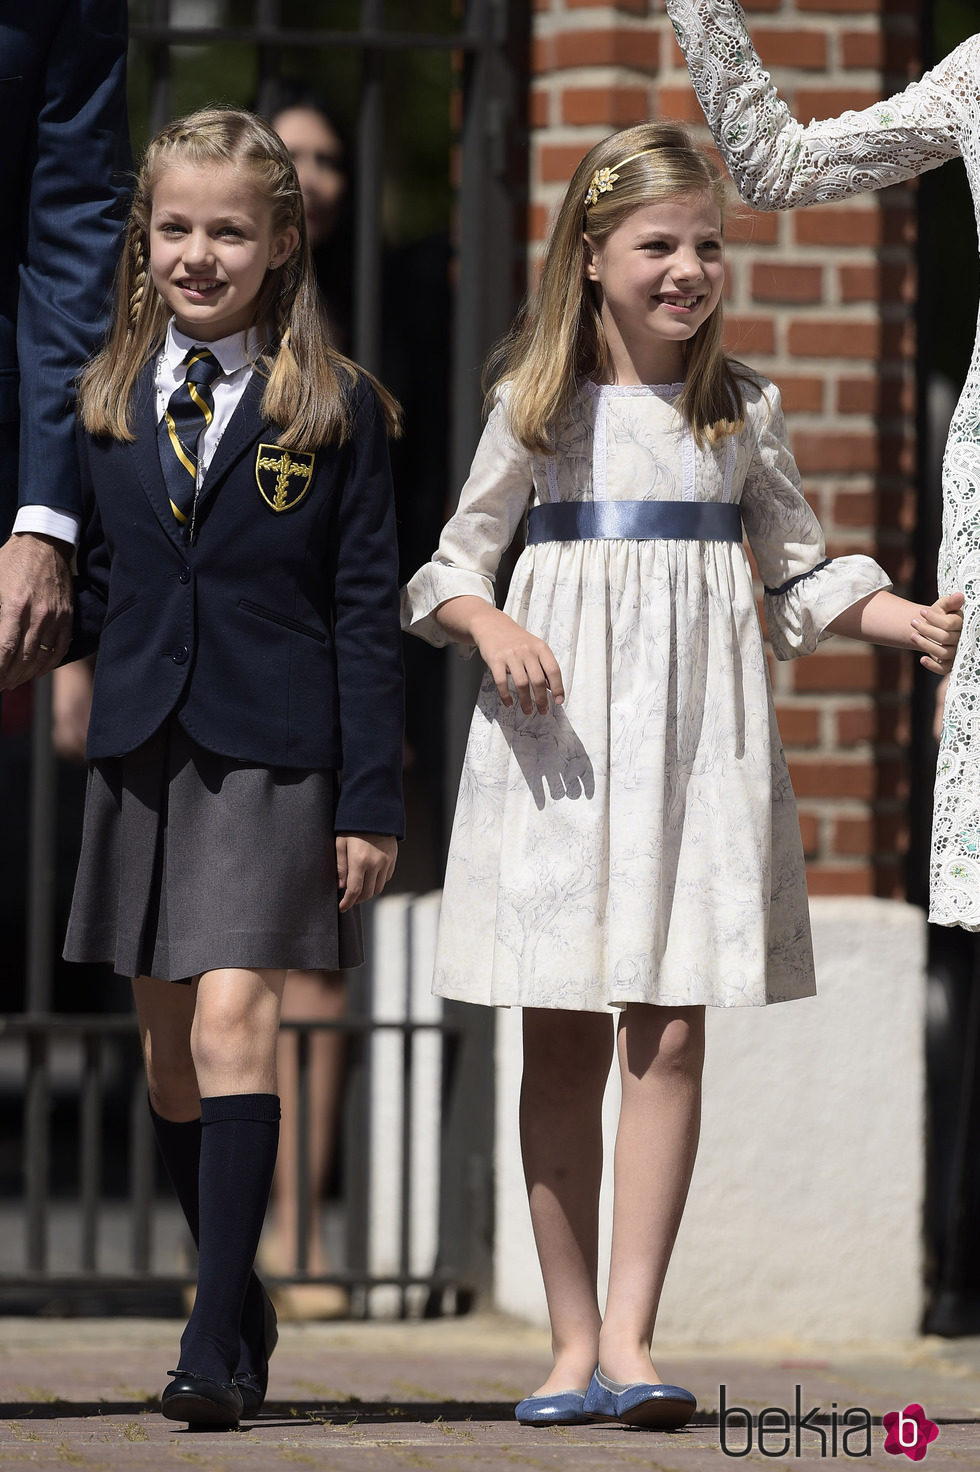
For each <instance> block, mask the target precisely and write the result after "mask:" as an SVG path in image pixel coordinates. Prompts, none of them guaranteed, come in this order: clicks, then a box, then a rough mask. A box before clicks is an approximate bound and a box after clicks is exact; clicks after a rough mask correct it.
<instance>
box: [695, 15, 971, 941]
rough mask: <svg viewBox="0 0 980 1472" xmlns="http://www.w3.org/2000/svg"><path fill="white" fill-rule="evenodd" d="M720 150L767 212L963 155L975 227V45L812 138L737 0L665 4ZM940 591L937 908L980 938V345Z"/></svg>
mask: <svg viewBox="0 0 980 1472" xmlns="http://www.w3.org/2000/svg"><path fill="white" fill-rule="evenodd" d="M667 11H668V14H669V15H670V18H671V21H672V22H673V26H674V30H675V32H676V34H677V39H678V42H679V43H680V46H681V48H682V50H683V51H684V54H685V56H686V57H687V62H688V65H689V67H690V70H691V76H692V79H693V81H694V86H695V89H696V91H697V94H698V98H699V99H700V102H701V106H702V107H703V108H704V111H705V115H706V117H707V119H708V122H709V124H710V126H711V130H712V132H713V133H714V136H715V140H716V142H717V144H718V147H719V148H720V150H721V152H722V154H723V155H724V158H725V162H726V163H727V164H728V167H729V169H730V170H731V173H732V177H733V178H734V180H735V182H736V184H737V185H738V189H739V193H740V194H741V195H742V197H743V198H744V199H745V200H747V201H748V202H749V203H750V204H753V205H755V206H756V208H758V209H770V210H772V209H788V208H789V207H790V206H792V205H806V204H816V203H818V202H820V201H826V200H832V199H843V198H844V197H845V196H847V195H851V194H857V193H859V192H861V191H863V190H865V189H880V188H881V187H882V186H883V185H885V184H895V183H898V182H900V181H901V180H903V179H909V178H911V177H912V176H913V175H915V174H921V173H924V172H925V171H926V170H927V169H934V168H935V167H936V166H937V165H938V164H941V163H944V162H945V161H946V160H947V159H951V158H957V157H960V156H962V158H963V160H964V162H965V164H966V171H967V175H968V177H969V181H970V188H971V189H972V191H973V199H974V203H975V206H976V210H977V221H978V228H980V35H976V36H971V37H970V39H969V40H967V41H964V42H963V43H962V45H960V46H958V47H957V48H956V49H955V51H952V52H950V54H949V56H947V57H946V59H945V60H944V61H942V62H940V64H939V65H938V66H937V67H935V68H934V69H933V70H932V71H931V72H928V73H926V75H925V76H924V77H923V78H922V80H921V81H919V82H915V83H913V84H912V85H911V86H910V87H907V88H906V89H905V91H904V92H900V93H899V94H898V95H897V96H895V97H891V98H889V99H888V100H887V101H884V102H879V103H876V104H875V105H874V106H873V107H869V108H865V109H864V110H863V111H861V112H846V113H844V114H842V116H841V117H839V118H834V119H832V120H831V121H829V122H811V123H810V124H808V126H806V127H803V126H802V125H801V124H800V123H798V122H797V121H796V120H795V119H794V118H793V116H792V115H791V113H790V112H789V109H788V108H787V107H786V105H785V103H783V102H782V101H781V99H780V98H779V96H778V94H777V93H776V90H775V88H774V87H773V85H772V81H771V79H770V77H769V74H768V72H766V71H765V70H764V69H763V66H762V63H761V62H760V60H759V58H758V56H757V55H756V52H755V50H754V49H753V46H752V42H751V40H750V38H749V35H748V32H747V30H746V26H745V18H744V16H743V14H742V11H741V8H740V7H739V5H738V4H737V3H736V0H667ZM939 589H940V592H941V593H951V592H963V593H965V594H966V598H967V604H966V609H965V627H964V632H963V637H962V640H961V642H960V647H959V652H958V654H957V659H956V667H955V669H954V671H953V674H952V676H951V678H950V682H949V690H948V693H947V696H946V713H945V721H944V725H943V735H942V741H941V745H940V753H939V768H938V772H937V776H936V800H935V815H934V821H933V835H932V864H931V905H930V916H929V918H930V919H931V920H932V921H933V922H934V923H935V924H937V925H960V926H962V927H963V928H964V929H965V930H980V601H978V597H977V595H978V593H980V334H978V338H977V343H976V346H975V347H974V350H973V360H972V362H971V364H970V369H969V372H968V374H967V379H966V383H965V384H964V386H963V391H962V394H961V396H960V401H959V404H958V405H957V408H956V412H955V414H954V415H953V421H952V424H951V425H950V430H949V439H948V441H947V445H946V455H945V460H944V462H943V541H942V549H941V552H940V558H939Z"/></svg>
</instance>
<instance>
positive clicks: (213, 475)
mask: <svg viewBox="0 0 980 1472" xmlns="http://www.w3.org/2000/svg"><path fill="white" fill-rule="evenodd" d="M265 385H266V378H265V376H264V375H263V374H261V373H259V371H258V370H257V369H255V370H254V371H253V373H252V376H251V378H250V379H249V381H248V383H247V384H246V385H245V391H244V393H243V394H242V396H241V398H240V399H239V401H238V404H237V406H236V408H235V412H234V414H233V415H232V416H231V419H230V420H229V423H228V428H227V429H226V430H225V432H224V434H223V435H222V436H221V439H220V441H219V442H218V448H217V449H216V450H215V452H214V456H213V458H212V460H211V463H210V465H209V466H208V468H207V471H206V472H205V476H204V480H203V482H202V483H201V490H200V494H199V496H198V501H197V510H198V516H199V517H200V515H201V514H202V512H203V511H204V510H205V509H206V507H207V505H208V502H209V500H210V499H211V497H212V496H213V495H214V493H215V490H216V489H217V487H218V486H219V485H220V483H221V481H222V480H224V478H225V476H226V475H227V474H228V472H229V470H231V468H232V466H233V465H235V464H236V463H237V461H239V460H240V459H241V457H242V456H243V455H244V454H245V452H246V450H248V449H249V448H250V446H252V445H253V444H254V443H255V441H256V439H257V438H259V437H260V436H261V435H262V434H263V433H264V431H265V428H266V425H267V423H268V421H267V420H265V419H263V418H262V415H261V404H262V395H263V394H264V392H265Z"/></svg>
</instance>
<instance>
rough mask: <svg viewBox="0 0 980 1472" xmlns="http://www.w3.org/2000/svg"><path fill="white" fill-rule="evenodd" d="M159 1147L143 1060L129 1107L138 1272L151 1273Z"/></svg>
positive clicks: (131, 1195)
mask: <svg viewBox="0 0 980 1472" xmlns="http://www.w3.org/2000/svg"><path fill="white" fill-rule="evenodd" d="M155 1162H156V1147H155V1144H154V1141H153V1139H152V1128H151V1125H150V1109H149V1105H148V1103H147V1098H146V1080H145V1078H144V1075H143V1067H142V1060H141V1061H140V1063H139V1065H138V1066H137V1067H136V1068H134V1070H133V1087H132V1093H131V1096H130V1109H129V1201H130V1211H131V1213H132V1218H131V1232H130V1262H131V1263H132V1267H133V1271H134V1272H136V1273H142V1274H149V1271H150V1262H151V1255H152V1251H153V1225H152V1202H153V1185H154V1177H155V1169H154V1166H155Z"/></svg>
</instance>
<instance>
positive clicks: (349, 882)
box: [337, 833, 398, 913]
mask: <svg viewBox="0 0 980 1472" xmlns="http://www.w3.org/2000/svg"><path fill="white" fill-rule="evenodd" d="M397 856H398V839H397V838H392V837H391V835H390V834H388V833H338V834H337V888H338V889H342V890H343V891H344V895H343V899H342V900H341V901H340V909H341V913H343V912H344V911H345V910H352V909H353V908H354V906H355V905H359V904H360V903H361V902H362V900H370V899H374V898H376V897H377V896H378V895H379V894H380V893H381V891H382V890H383V889H384V887H385V885H386V884H387V883H388V880H389V879H390V878H391V876H392V874H394V872H395V859H396V858H397Z"/></svg>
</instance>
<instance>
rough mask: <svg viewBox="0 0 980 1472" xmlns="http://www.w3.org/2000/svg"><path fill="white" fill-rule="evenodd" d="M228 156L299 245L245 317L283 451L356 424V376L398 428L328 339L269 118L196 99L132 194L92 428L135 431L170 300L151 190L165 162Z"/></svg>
mask: <svg viewBox="0 0 980 1472" xmlns="http://www.w3.org/2000/svg"><path fill="white" fill-rule="evenodd" d="M175 164H178V165H183V164H191V165H195V166H202V167H206V166H214V165H215V164H218V165H220V164H233V165H234V166H235V167H236V168H239V169H242V170H245V169H247V170H248V174H249V178H250V180H251V182H252V183H254V186H255V188H256V189H257V190H259V192H260V193H261V194H262V196H263V198H264V199H266V200H267V201H268V203H269V205H270V206H271V209H272V232H273V234H274V235H275V234H278V233H279V232H280V231H282V230H285V229H287V228H288V227H289V226H293V227H294V228H295V229H296V230H297V232H298V234H299V245H298V246H297V248H296V249H295V250H294V251H293V252H292V254H291V255H290V256H289V258H288V259H287V260H286V261H285V262H284V264H283V265H281V266H280V267H279V268H278V269H277V270H269V271H267V272H266V275H265V280H264V281H263V283H262V286H261V288H260V290H259V293H258V296H257V297H256V300H255V310H254V314H253V322H252V325H253V326H255V327H257V328H259V329H260V330H261V331H263V332H264V333H266V334H267V344H266V346H265V349H264V351H263V353H262V354H261V355H260V357H259V359H258V361H257V363H256V365H255V368H256V372H259V373H261V374H262V375H263V376H264V377H265V378H266V379H267V382H266V385H265V392H264V393H263V396H262V410H261V412H262V414H263V415H264V416H265V417H266V418H267V419H270V420H272V422H273V423H274V424H276V425H278V427H279V431H280V433H279V440H280V442H281V444H282V445H283V446H284V447H285V448H286V449H301V448H310V447H315V446H317V445H322V444H328V443H330V442H338V443H339V442H342V441H343V440H344V439H346V437H347V436H348V435H349V433H350V431H351V424H352V409H353V389H354V386H355V384H356V381H357V378H358V376H359V375H361V376H363V377H365V378H367V379H368V380H369V381H370V382H371V383H372V385H373V387H374V389H375V391H376V392H377V394H378V397H379V399H380V401H381V406H382V409H383V412H384V415H385V419H386V422H387V425H388V429H389V432H390V433H397V432H398V424H399V417H400V410H399V407H398V404H397V403H396V401H395V400H394V399H393V398H392V396H391V395H390V394H389V393H388V391H387V390H386V389H385V388H383V387H382V385H381V384H379V383H378V382H377V381H376V380H375V379H373V378H371V375H370V374H367V373H365V371H364V370H363V369H362V368H359V367H358V366H357V365H356V364H355V363H353V362H351V360H350V359H349V358H346V357H344V355H343V353H339V352H337V350H336V349H335V348H333V347H331V345H330V342H329V340H328V337H327V329H326V326H325V323H324V318H323V314H322V310H321V306H320V295H319V290H318V288H317V282H316V276H315V274H314V271H313V263H312V259H311V256H310V247H309V241H308V239H307V233H306V213H305V210H304V208H303V196H302V193H301V191H300V186H299V180H298V179H297V177H296V170H295V168H294V166H293V161H292V159H291V158H290V156H289V154H288V152H287V151H286V148H285V146H284V145H283V143H282V141H281V140H280V138H279V137H278V135H277V134H276V133H274V132H273V130H272V129H271V128H270V127H269V125H268V123H265V122H263V120H262V119H261V118H258V117H256V116H255V115H254V114H253V113H250V112H244V111H242V110H239V109H237V108H219V107H211V108H202V109H201V110H200V111H199V112H195V113H191V114H190V115H189V116H188V117H184V118H178V119H177V120H176V121H175V122H172V123H170V124H168V126H167V127H166V128H164V129H163V130H162V131H161V132H159V133H158V134H157V135H156V137H155V138H154V139H153V140H152V141H151V143H150V144H149V146H148V148H147V150H146V154H145V155H144V158H143V163H142V166H141V168H140V171H139V174H138V175H137V178H136V186H135V189H134V193H133V201H132V204H131V206H130V211H129V220H128V222H127V225H126V232H125V237H124V242H123V250H122V256H121V258H120V261H119V266H118V268H117V271H116V285H115V315H114V320H113V324H112V327H111V329H110V332H109V336H108V338H107V340H106V343H105V346H104V347H103V348H102V350H101V352H99V353H97V354H96V356H95V357H94V358H93V359H92V360H91V362H90V363H89V364H88V365H87V366H86V368H85V369H84V370H83V372H82V375H81V378H80V380H79V388H78V400H79V413H80V415H81V420H82V424H83V425H84V427H85V429H87V430H88V431H89V433H90V434H94V435H99V436H107V437H109V438H111V439H117V440H132V439H133V438H135V436H134V434H133V431H132V428H131V426H130V408H131V401H132V394H133V387H134V385H135V383H136V379H137V377H138V376H139V373H140V371H141V370H142V368H143V367H144V365H145V364H146V363H147V362H148V361H149V359H150V358H151V357H152V356H153V354H154V353H156V352H157V351H158V350H159V348H160V346H161V344H162V343H163V340H164V336H165V334H166V330H167V322H168V320H169V317H170V310H169V308H168V307H167V305H166V303H165V302H164V301H163V298H162V297H161V296H159V294H158V293H157V292H156V291H155V290H154V288H153V283H152V281H151V279H150V237H149V228H150V215H151V212H152V206H153V188H154V185H155V184H156V182H157V180H158V179H159V177H160V175H161V173H162V172H163V170H164V169H166V168H169V167H172V166H173V165H175Z"/></svg>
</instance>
